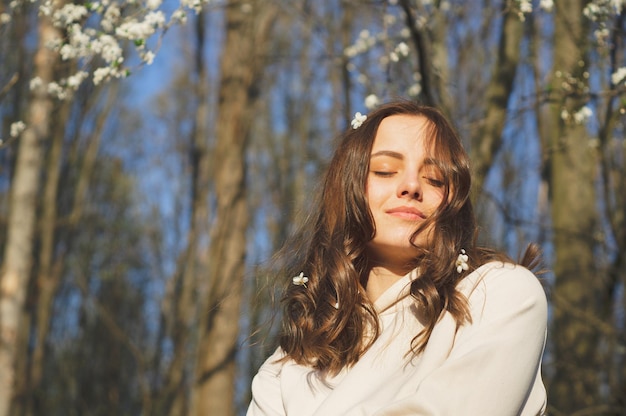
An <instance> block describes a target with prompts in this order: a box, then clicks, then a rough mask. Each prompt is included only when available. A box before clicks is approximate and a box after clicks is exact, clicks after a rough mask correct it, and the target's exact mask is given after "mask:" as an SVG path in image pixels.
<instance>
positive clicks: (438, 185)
mask: <svg viewBox="0 0 626 416" xmlns="http://www.w3.org/2000/svg"><path fill="white" fill-rule="evenodd" d="M425 179H426V180H427V181H428V183H429V184H430V185H431V186H434V187H435V188H442V187H443V186H444V185H445V184H444V182H443V181H440V180H439V179H436V178H428V177H426V178H425Z"/></svg>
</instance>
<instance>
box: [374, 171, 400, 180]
mask: <svg viewBox="0 0 626 416" xmlns="http://www.w3.org/2000/svg"><path fill="white" fill-rule="evenodd" d="M372 173H373V174H374V175H376V176H380V177H381V178H390V177H392V176H393V175H395V173H396V172H381V171H373V172H372Z"/></svg>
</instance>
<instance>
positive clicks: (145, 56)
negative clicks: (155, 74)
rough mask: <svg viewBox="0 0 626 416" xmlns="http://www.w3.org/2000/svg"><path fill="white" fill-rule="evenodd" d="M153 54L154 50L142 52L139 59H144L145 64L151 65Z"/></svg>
mask: <svg viewBox="0 0 626 416" xmlns="http://www.w3.org/2000/svg"><path fill="white" fill-rule="evenodd" d="M154 56H155V55H154V52H152V51H146V52H144V53H143V54H142V56H141V60H142V61H144V62H145V63H146V64H147V65H152V62H153V61H154Z"/></svg>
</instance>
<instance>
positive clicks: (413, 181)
mask: <svg viewBox="0 0 626 416" xmlns="http://www.w3.org/2000/svg"><path fill="white" fill-rule="evenodd" d="M397 194H398V197H400V198H410V199H420V198H421V197H422V186H421V184H420V181H419V178H418V175H417V174H416V173H410V172H406V173H405V174H404V175H403V176H402V179H401V181H400V183H399V184H398V192H397Z"/></svg>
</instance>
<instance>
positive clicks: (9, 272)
mask: <svg viewBox="0 0 626 416" xmlns="http://www.w3.org/2000/svg"><path fill="white" fill-rule="evenodd" d="M58 37H59V34H58V33H57V30H56V29H55V28H54V27H53V26H52V24H51V23H50V21H49V20H48V19H47V18H44V17H42V18H41V19H40V21H39V49H38V51H37V53H36V54H35V60H34V66H35V70H34V74H35V76H38V77H39V78H40V79H41V80H42V81H43V82H44V83H48V82H50V81H51V80H52V76H53V68H54V67H55V62H56V61H57V54H56V53H54V52H52V51H51V50H49V49H48V48H47V47H46V45H47V44H49V43H50V42H52V40H53V39H55V38H58ZM52 105H53V104H52V101H51V99H50V98H49V97H48V96H47V94H46V93H45V92H43V91H37V92H35V93H34V94H33V96H32V97H31V102H30V105H29V109H28V113H27V114H28V119H27V120H28V127H27V128H26V130H25V131H24V132H23V134H22V136H21V138H20V139H19V140H20V142H19V148H18V149H19V150H18V156H17V162H16V166H15V174H14V177H13V181H12V183H11V196H10V202H9V210H10V211H9V217H8V223H7V239H6V245H5V249H4V261H3V264H2V268H1V272H0V273H1V274H0V416H6V415H8V414H9V411H10V408H11V402H12V400H13V392H14V383H15V359H16V353H17V341H18V336H17V334H18V331H19V328H20V323H21V322H20V321H21V316H22V309H23V307H24V301H25V296H26V290H27V286H28V280H29V277H30V273H31V269H32V264H33V258H32V256H33V238H34V233H35V224H36V209H37V200H38V191H39V184H40V175H41V169H42V163H43V159H42V148H43V143H44V142H45V141H46V140H47V139H48V136H49V130H50V113H51V110H52Z"/></svg>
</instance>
